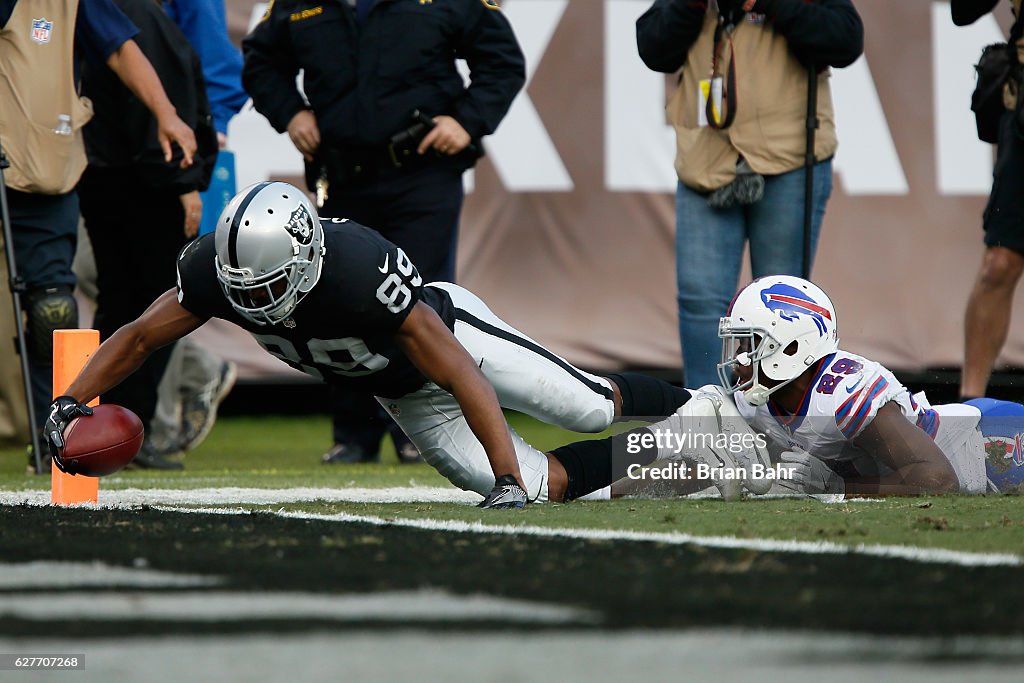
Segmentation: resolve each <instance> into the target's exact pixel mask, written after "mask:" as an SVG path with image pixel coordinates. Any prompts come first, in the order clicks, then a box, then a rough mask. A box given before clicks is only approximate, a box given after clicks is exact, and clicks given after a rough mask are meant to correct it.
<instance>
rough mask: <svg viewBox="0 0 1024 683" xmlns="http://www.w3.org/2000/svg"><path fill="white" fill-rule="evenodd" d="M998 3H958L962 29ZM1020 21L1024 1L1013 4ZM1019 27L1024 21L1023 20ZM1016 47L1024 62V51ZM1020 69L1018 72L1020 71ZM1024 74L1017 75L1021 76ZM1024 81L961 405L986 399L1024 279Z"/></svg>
mask: <svg viewBox="0 0 1024 683" xmlns="http://www.w3.org/2000/svg"><path fill="white" fill-rule="evenodd" d="M998 2H999V0H953V2H952V4H951V5H950V10H951V12H952V15H953V23H955V24H956V25H957V26H966V25H968V24H973V23H974V22H975V21H977V20H978V19H979V18H981V17H982V16H984V15H986V14H988V13H989V12H991V11H992V10H993V9H994V8H995V6H996V4H998ZM1010 4H1011V6H1012V9H1013V13H1014V16H1016V17H1019V16H1020V11H1021V0H1010ZM1018 21H1020V19H1019V18H1018ZM1021 42H1024V41H1018V42H1017V57H1018V60H1020V57H1021V52H1022V46H1021ZM1018 69H1019V67H1018ZM1019 73H1020V72H1019V71H1018V74H1019ZM1019 89H1020V86H1019V81H1017V82H1013V83H1012V84H1007V86H1005V87H1004V92H1003V105H1004V106H1005V108H1006V111H1005V112H1003V114H1002V117H1001V118H1000V121H999V139H998V142H997V143H996V150H997V153H996V164H995V169H994V171H993V175H992V192H991V193H990V195H989V199H988V205H987V206H986V207H985V213H984V214H983V219H982V220H983V226H984V229H985V254H984V256H982V261H981V267H980V268H979V270H978V276H977V279H976V280H975V283H974V287H973V289H972V290H971V295H970V298H969V299H968V301H967V311H966V313H965V315H964V367H963V372H962V374H961V377H960V396H961V400H969V399H972V398H977V397H980V396H984V395H985V392H986V390H987V388H988V381H989V378H990V377H991V375H992V367H993V365H994V364H995V362H996V358H997V357H998V356H999V351H1000V350H1001V349H1002V348H1003V344H1005V343H1006V336H1007V334H1008V332H1009V327H1010V309H1011V308H1012V305H1013V294H1014V291H1015V290H1016V289H1017V283H1018V282H1020V277H1021V274H1022V273H1024V192H1021V184H1022V183H1024V133H1022V132H1021V130H1019V129H1017V123H1016V119H1017V117H1016V116H1015V110H1016V111H1017V112H1020V105H1018V104H1017V98H1018V92H1019Z"/></svg>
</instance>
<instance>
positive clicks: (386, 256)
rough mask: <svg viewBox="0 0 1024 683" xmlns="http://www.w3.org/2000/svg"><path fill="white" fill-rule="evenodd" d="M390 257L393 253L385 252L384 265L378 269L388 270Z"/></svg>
mask: <svg viewBox="0 0 1024 683" xmlns="http://www.w3.org/2000/svg"><path fill="white" fill-rule="evenodd" d="M390 258H391V254H384V265H383V266H381V267H380V268H378V269H377V270H379V271H380V272H382V273H386V272H388V259H390Z"/></svg>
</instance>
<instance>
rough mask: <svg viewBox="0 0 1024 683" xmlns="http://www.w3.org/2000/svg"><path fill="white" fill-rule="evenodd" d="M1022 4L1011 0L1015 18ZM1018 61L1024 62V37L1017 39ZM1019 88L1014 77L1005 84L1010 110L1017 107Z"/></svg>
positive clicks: (1005, 99)
mask: <svg viewBox="0 0 1024 683" xmlns="http://www.w3.org/2000/svg"><path fill="white" fill-rule="evenodd" d="M1020 4H1021V0H1010V7H1011V9H1012V10H1013V17H1014V19H1016V18H1017V17H1018V16H1019V15H1020ZM1017 61H1019V62H1020V63H1021V64H1024V38H1021V39H1020V40H1018V41H1017ZM1017 88H1018V85H1017V83H1016V82H1014V80H1013V79H1010V80H1008V81H1007V82H1006V85H1004V86H1003V106H1004V107H1006V108H1007V109H1009V110H1010V111H1013V110H1015V109H1016V108H1017Z"/></svg>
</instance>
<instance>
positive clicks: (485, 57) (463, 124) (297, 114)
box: [242, 0, 525, 463]
mask: <svg viewBox="0 0 1024 683" xmlns="http://www.w3.org/2000/svg"><path fill="white" fill-rule="evenodd" d="M242 49H243V54H244V57H245V65H244V67H243V72H242V83H243V85H244V86H245V88H246V90H247V91H248V92H249V94H250V95H251V96H252V98H253V104H254V106H255V107H256V110H257V111H259V112H260V113H261V114H263V115H264V116H266V117H267V119H268V120H269V121H270V123H271V125H272V126H273V127H274V128H275V129H276V130H277V131H279V132H285V131H287V132H288V135H289V136H290V138H291V140H292V142H293V143H294V144H295V147H296V148H297V149H298V150H299V151H300V152H301V153H302V155H303V157H304V158H305V160H306V162H307V173H306V175H307V184H308V185H309V186H310V188H309V189H311V190H313V189H317V190H318V200H319V201H322V202H323V205H322V209H321V214H322V215H324V216H335V217H343V218H351V219H353V220H355V221H358V222H360V223H363V224H365V225H367V226H370V227H372V228H374V229H375V230H378V231H379V232H380V233H381V234H383V235H384V236H385V237H386V238H387V239H389V240H390V241H392V242H394V243H395V244H397V245H398V246H399V247H401V248H402V249H403V250H404V251H405V252H406V253H407V254H408V256H409V257H410V259H411V260H412V261H413V262H414V263H416V265H417V267H418V268H419V271H420V273H421V274H422V275H423V278H424V281H426V282H431V281H434V280H447V281H452V280H453V279H454V275H455V242H456V238H457V232H458V221H459V213H460V211H461V209H462V200H463V189H462V173H463V172H464V171H465V170H466V169H468V168H470V167H472V166H473V164H474V163H475V161H476V159H477V157H478V156H479V153H480V152H479V149H480V138H481V137H483V136H484V135H488V134H490V133H493V132H494V130H495V129H496V128H497V127H498V123H499V122H500V121H501V119H502V117H504V115H505V113H506V112H507V111H508V108H509V106H510V105H511V104H512V100H513V98H515V96H516V93H518V92H519V89H520V88H521V87H522V85H523V83H524V82H525V66H524V60H523V55H522V52H521V51H520V49H519V45H518V43H517V41H516V38H515V35H514V34H513V32H512V28H511V26H510V25H509V23H508V21H507V20H506V19H505V16H504V15H503V14H502V12H501V9H500V6H499V4H498V2H497V1H496V0H448V1H447V2H415V1H407V2H406V1H401V2H399V1H390V2H385V1H380V2H378V1H376V0H342V1H341V2H336V3H329V4H318V3H313V2H306V1H304V0H277V2H274V3H272V4H271V5H270V7H269V9H268V11H267V13H266V14H265V15H264V17H263V19H262V20H261V21H260V23H259V24H258V25H257V26H256V28H255V29H254V30H253V32H252V33H251V34H250V35H249V36H247V37H246V39H245V40H244V41H243V43H242ZM456 59H465V60H466V62H467V63H468V65H469V68H470V75H471V80H472V82H471V84H470V85H469V87H468V88H467V87H466V86H464V85H463V80H462V76H461V75H460V74H459V72H458V71H457V70H456V66H455V60H456ZM300 69H302V70H303V72H304V89H305V93H304V94H305V99H304V98H303V94H302V93H300V92H299V91H298V90H297V89H296V86H295V77H296V75H297V74H298V72H299V70H300ZM307 100H308V104H307ZM332 402H333V403H334V405H333V406H332V409H333V412H334V446H333V447H332V448H331V449H330V450H329V451H328V452H327V453H326V454H325V456H324V462H325V463H335V462H363V461H373V460H376V459H377V457H378V456H377V450H378V447H379V443H380V439H381V436H382V435H383V432H384V425H385V422H384V419H385V418H384V416H383V415H382V414H381V413H380V409H379V407H378V406H377V404H376V403H375V402H374V401H373V400H372V399H369V400H367V399H366V398H364V397H361V396H357V395H354V394H348V393H343V392H342V391H338V390H335V391H334V393H333V395H332ZM392 437H393V438H394V439H395V441H396V443H395V445H396V450H397V451H398V452H399V457H400V458H402V459H403V460H415V459H417V458H418V454H417V452H416V450H415V448H414V447H413V446H412V444H411V443H410V442H409V441H408V440H407V439H405V438H404V435H402V434H401V433H400V432H398V431H397V428H394V429H393V430H392Z"/></svg>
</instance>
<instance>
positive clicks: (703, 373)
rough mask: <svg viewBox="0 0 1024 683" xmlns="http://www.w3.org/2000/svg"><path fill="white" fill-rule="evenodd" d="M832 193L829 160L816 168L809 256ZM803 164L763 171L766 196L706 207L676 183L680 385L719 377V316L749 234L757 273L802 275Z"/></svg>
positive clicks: (695, 384)
mask: <svg viewBox="0 0 1024 683" xmlns="http://www.w3.org/2000/svg"><path fill="white" fill-rule="evenodd" d="M831 193H832V161H831V160H827V161H822V162H820V163H818V164H817V165H816V166H815V167H814V196H813V200H812V212H811V256H812V260H813V255H814V251H815V249H816V247H817V243H818V233H819V232H820V230H821V220H822V218H823V217H824V216H825V204H826V203H827V202H828V198H829V195H830V194H831ZM803 225H804V169H803V168H799V169H797V170H795V171H790V172H789V173H782V174H780V175H775V176H765V187H764V198H763V199H761V201H759V202H757V203H756V204H751V205H749V206H735V207H732V208H729V209H712V208H711V207H709V206H708V204H707V196H706V195H703V194H701V193H699V192H696V191H694V190H691V189H690V188H688V187H686V186H685V185H683V184H682V183H679V185H678V188H677V189H676V281H677V284H678V301H679V339H680V341H681V342H682V347H683V373H684V386H687V387H694V388H695V387H700V386H703V385H705V384H718V373H717V371H716V369H715V367H716V365H717V364H718V362H719V359H720V357H721V344H720V342H719V340H718V319H719V318H720V317H722V316H723V315H725V312H726V310H727V309H728V308H729V302H731V301H732V298H733V296H734V295H735V294H736V286H737V280H738V279H739V275H740V266H741V264H742V260H743V245H744V243H745V242H746V241H748V240H749V241H750V267H751V271H752V272H753V275H754V277H755V278H758V277H763V276H765V275H800V273H801V271H802V261H803Z"/></svg>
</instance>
